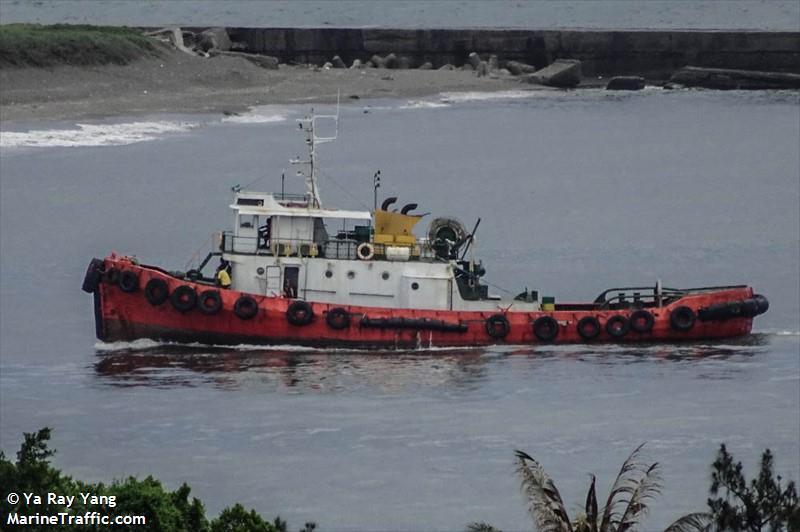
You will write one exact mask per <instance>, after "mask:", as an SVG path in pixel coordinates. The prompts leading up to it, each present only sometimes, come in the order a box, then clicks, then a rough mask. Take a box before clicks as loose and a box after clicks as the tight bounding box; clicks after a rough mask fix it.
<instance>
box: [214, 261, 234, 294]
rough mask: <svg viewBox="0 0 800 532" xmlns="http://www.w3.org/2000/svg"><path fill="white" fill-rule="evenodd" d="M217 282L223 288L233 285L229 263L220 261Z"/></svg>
mask: <svg viewBox="0 0 800 532" xmlns="http://www.w3.org/2000/svg"><path fill="white" fill-rule="evenodd" d="M217 284H218V285H219V286H221V287H222V288H230V287H231V274H230V273H228V265H227V264H225V263H220V265H219V268H217Z"/></svg>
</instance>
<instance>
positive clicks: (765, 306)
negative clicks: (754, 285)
mask: <svg viewBox="0 0 800 532" xmlns="http://www.w3.org/2000/svg"><path fill="white" fill-rule="evenodd" d="M753 299H755V300H756V303H758V313H759V314H764V313H765V312H766V311H768V310H769V300H768V299H767V298H766V297H764V296H762V295H761V294H756V295H754V296H753Z"/></svg>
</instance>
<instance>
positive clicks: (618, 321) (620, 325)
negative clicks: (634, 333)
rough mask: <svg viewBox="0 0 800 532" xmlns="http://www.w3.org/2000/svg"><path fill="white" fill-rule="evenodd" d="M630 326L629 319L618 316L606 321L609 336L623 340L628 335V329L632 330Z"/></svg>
mask: <svg viewBox="0 0 800 532" xmlns="http://www.w3.org/2000/svg"><path fill="white" fill-rule="evenodd" d="M630 326H631V324H630V322H629V321H628V318H626V317H625V316H620V315H619V314H617V315H616V316H611V317H610V318H608V320H607V321H606V332H607V333H608V334H609V336H613V337H614V338H622V337H623V336H625V335H626V334H628V329H630Z"/></svg>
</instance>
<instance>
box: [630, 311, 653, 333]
mask: <svg viewBox="0 0 800 532" xmlns="http://www.w3.org/2000/svg"><path fill="white" fill-rule="evenodd" d="M628 322H629V323H630V325H631V329H632V330H633V332H637V333H649V332H650V331H652V330H653V325H655V323H656V319H655V318H654V317H653V315H652V314H651V313H650V312H648V311H646V310H644V309H639V310H634V311H633V312H632V313H631V316H630V318H628Z"/></svg>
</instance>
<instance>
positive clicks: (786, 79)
mask: <svg viewBox="0 0 800 532" xmlns="http://www.w3.org/2000/svg"><path fill="white" fill-rule="evenodd" d="M669 81H670V83H672V84H679V85H683V86H684V87H705V88H708V89H722V90H726V89H740V90H763V89H798V88H800V74H790V73H787V72H764V71H761V70H735V69H730V68H700V67H691V66H688V67H684V68H682V69H680V70H678V71H677V72H675V73H674V74H673V75H672V77H671V78H670V80H669Z"/></svg>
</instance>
